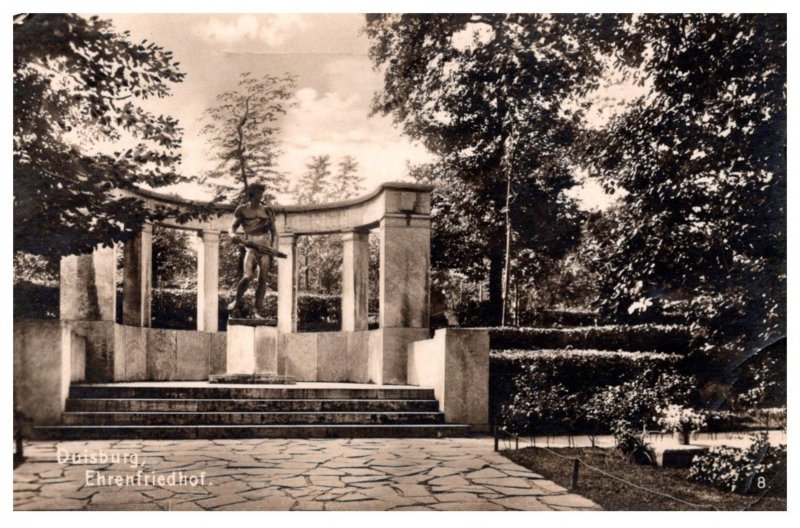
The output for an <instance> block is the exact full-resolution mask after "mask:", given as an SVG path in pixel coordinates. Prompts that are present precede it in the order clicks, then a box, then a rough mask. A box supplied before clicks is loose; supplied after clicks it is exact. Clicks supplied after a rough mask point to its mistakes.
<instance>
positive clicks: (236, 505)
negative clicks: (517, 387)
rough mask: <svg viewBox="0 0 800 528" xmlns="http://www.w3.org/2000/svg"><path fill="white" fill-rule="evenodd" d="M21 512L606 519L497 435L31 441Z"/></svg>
mask: <svg viewBox="0 0 800 528" xmlns="http://www.w3.org/2000/svg"><path fill="white" fill-rule="evenodd" d="M25 455H26V457H27V460H26V462H25V463H24V464H22V465H21V466H19V467H18V468H16V469H15V470H14V509H15V510H198V511H205V510H237V511H238V510H257V511H287V510H294V511H301V510H302V511H313V510H326V511H339V510H354V511H368V510H377V511H390V510H396V511H422V510H470V511H492V510H523V511H542V510H599V509H600V507H599V506H598V505H597V504H595V503H594V502H592V501H590V500H588V499H586V498H584V497H581V496H579V495H576V494H574V493H569V492H568V491H567V490H565V489H564V488H562V487H560V486H558V485H557V484H555V483H553V482H551V481H549V480H546V479H544V478H543V477H542V476H541V475H538V474H537V473H535V472H532V471H529V470H527V469H526V468H523V467H521V466H519V465H517V464H514V463H513V462H511V461H509V460H508V459H506V458H505V457H503V456H501V455H499V454H498V453H495V452H494V451H493V440H492V439H491V438H485V437H483V438H446V439H349V440H348V439H331V440H276V439H247V440H178V441H163V440H108V441H86V442H81V441H68V442H31V443H28V444H26V445H25Z"/></svg>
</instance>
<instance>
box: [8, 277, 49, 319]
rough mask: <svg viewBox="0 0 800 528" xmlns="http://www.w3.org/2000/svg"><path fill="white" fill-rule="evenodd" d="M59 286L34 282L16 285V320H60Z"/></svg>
mask: <svg viewBox="0 0 800 528" xmlns="http://www.w3.org/2000/svg"><path fill="white" fill-rule="evenodd" d="M58 312H59V293H58V286H46V285H43V284H35V283H32V282H17V283H15V284H14V318H20V319H58Z"/></svg>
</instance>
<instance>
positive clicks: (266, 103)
mask: <svg viewBox="0 0 800 528" xmlns="http://www.w3.org/2000/svg"><path fill="white" fill-rule="evenodd" d="M294 87H295V79H294V77H293V76H292V75H290V74H288V73H287V74H286V75H284V76H283V77H276V76H274V75H269V74H267V75H264V76H263V77H262V78H260V79H256V78H254V77H252V75H251V74H250V73H243V74H241V76H240V78H239V84H238V87H237V89H236V90H230V91H227V92H223V93H221V94H219V95H218V96H217V103H218V104H217V105H216V106H212V107H210V108H208V109H206V111H205V112H204V113H203V117H202V120H203V121H205V122H206V125H205V127H204V128H203V133H204V134H206V135H207V136H208V137H209V141H208V144H209V146H210V147H211V149H212V152H213V154H214V156H215V158H216V160H217V162H218V164H217V166H216V167H215V168H214V169H213V170H211V171H209V173H208V174H207V175H206V176H205V178H204V179H203V181H209V180H210V182H211V183H212V184H213V185H214V186H215V188H216V191H217V196H216V199H217V200H233V199H235V198H240V197H241V196H242V194H243V192H244V190H245V189H246V187H247V185H249V184H250V183H261V184H263V185H264V186H265V187H266V189H267V195H268V196H269V198H270V199H272V200H274V199H275V195H276V193H279V192H283V191H284V190H285V186H286V177H285V176H284V175H283V174H282V173H280V172H279V171H278V170H277V169H276V163H275V162H276V159H277V157H278V155H279V154H280V150H279V148H278V143H279V139H278V131H279V126H278V125H279V123H278V120H279V118H280V116H281V115H283V114H285V113H286V110H287V108H289V107H290V106H291V105H292V103H291V99H292V98H293V97H294Z"/></svg>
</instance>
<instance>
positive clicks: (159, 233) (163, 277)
mask: <svg viewBox="0 0 800 528" xmlns="http://www.w3.org/2000/svg"><path fill="white" fill-rule="evenodd" d="M190 236H193V235H192V234H190V233H189V232H188V231H183V230H180V229H170V228H167V227H161V226H156V227H155V228H154V229H153V285H154V287H157V288H164V287H168V288H169V287H172V288H175V287H177V288H184V289H191V288H194V287H196V286H197V253H196V252H195V250H194V249H193V248H192V247H191V241H190V239H189V237H190Z"/></svg>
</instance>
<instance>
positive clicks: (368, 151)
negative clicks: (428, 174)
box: [278, 88, 431, 190]
mask: <svg viewBox="0 0 800 528" xmlns="http://www.w3.org/2000/svg"><path fill="white" fill-rule="evenodd" d="M296 95H297V100H298V105H297V106H296V107H294V108H292V109H290V110H289V112H288V113H287V116H286V119H285V121H284V122H285V127H284V133H283V136H284V138H285V140H284V143H283V145H282V150H283V154H282V155H281V157H280V158H279V159H278V163H279V165H280V167H281V169H282V170H284V171H285V172H286V173H287V174H288V176H289V178H290V180H291V181H296V179H298V178H299V177H300V176H302V174H303V172H304V171H305V165H306V163H307V162H308V161H309V159H310V158H311V157H312V156H320V155H329V156H331V161H332V162H333V164H334V165H335V164H338V162H339V160H341V159H342V158H343V157H344V156H348V155H349V156H353V157H354V158H356V160H357V161H358V163H359V173H360V174H361V175H362V176H363V177H364V187H365V189H366V190H371V189H372V188H374V187H375V186H377V185H378V184H380V183H382V182H387V181H396V180H402V179H404V177H405V176H406V168H405V165H406V161H411V162H412V163H413V162H422V161H427V160H429V159H430V156H431V155H430V154H429V153H428V152H427V151H426V150H425V149H424V148H423V147H421V146H419V145H414V144H412V143H411V142H410V141H409V140H408V139H407V138H405V137H404V136H403V135H402V134H401V133H400V132H399V131H398V130H397V129H395V128H394V127H393V126H392V123H391V119H390V118H388V117H383V116H373V117H367V115H368V112H369V106H368V101H366V100H365V98H364V97H363V96H362V95H361V94H359V93H345V94H342V93H340V92H326V93H322V94H321V93H318V92H317V91H316V90H315V89H313V88H302V89H300V90H298V91H297V94H296Z"/></svg>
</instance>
